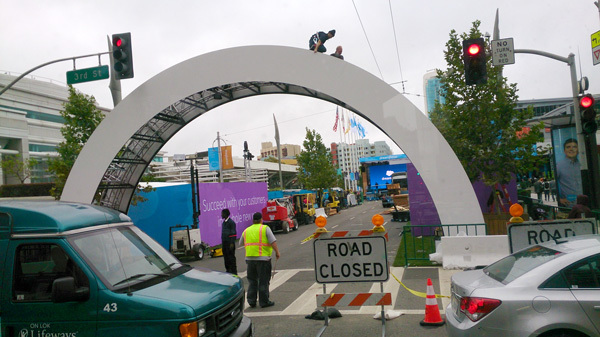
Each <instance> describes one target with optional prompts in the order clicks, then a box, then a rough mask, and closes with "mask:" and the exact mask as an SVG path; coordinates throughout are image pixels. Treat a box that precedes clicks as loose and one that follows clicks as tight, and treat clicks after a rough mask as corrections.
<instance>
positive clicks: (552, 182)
mask: <svg viewBox="0 0 600 337" xmlns="http://www.w3.org/2000/svg"><path fill="white" fill-rule="evenodd" d="M556 192H557V191H556V180H555V179H552V180H550V195H552V201H556Z"/></svg>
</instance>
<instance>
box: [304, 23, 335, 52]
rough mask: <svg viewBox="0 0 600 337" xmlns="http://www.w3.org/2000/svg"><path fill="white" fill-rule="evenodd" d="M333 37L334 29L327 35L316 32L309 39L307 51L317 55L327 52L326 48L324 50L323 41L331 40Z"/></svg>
mask: <svg viewBox="0 0 600 337" xmlns="http://www.w3.org/2000/svg"><path fill="white" fill-rule="evenodd" d="M334 36H335V29H332V30H330V31H329V32H327V34H325V33H324V32H318V33H315V34H313V36H311V37H310V40H309V41H308V46H309V49H310V50H312V51H314V52H315V53H316V52H319V53H324V52H326V51H327V48H325V46H324V44H325V41H327V40H329V39H331V38H332V37H334Z"/></svg>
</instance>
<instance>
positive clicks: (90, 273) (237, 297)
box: [0, 201, 252, 337]
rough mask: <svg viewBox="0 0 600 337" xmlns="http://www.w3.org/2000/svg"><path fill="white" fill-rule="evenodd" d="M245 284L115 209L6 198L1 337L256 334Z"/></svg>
mask: <svg viewBox="0 0 600 337" xmlns="http://www.w3.org/2000/svg"><path fill="white" fill-rule="evenodd" d="M243 310H244V287H243V283H242V281H241V280H240V279H239V278H238V277H236V276H234V275H231V274H227V273H222V272H216V271H211V270H208V269H200V268H192V267H190V266H188V265H185V264H182V263H181V262H180V261H179V260H177V259H176V258H175V257H174V256H173V255H171V254H170V253H169V252H167V251H166V250H165V249H164V248H163V247H162V246H160V245H159V244H158V243H156V242H155V241H154V240H152V239H151V238H150V237H149V236H148V235H146V234H144V233H143V232H142V231H141V230H140V229H138V228H137V227H135V226H134V225H133V223H132V222H131V219H130V218H129V217H127V216H126V215H124V214H122V213H120V212H117V211H115V210H112V209H108V208H104V207H100V206H94V205H86V204H78V203H67V202H59V201H51V202H48V201H43V202H40V201H37V202H36V201H0V337H86V336H98V337H100V336H107V337H109V336H110V337H115V336H147V337H150V336H152V337H156V336H181V337H192V336H193V337H201V336H210V337H217V336H228V337H234V336H235V337H237V336H252V322H251V321H250V319H249V318H248V317H246V316H244V313H243Z"/></svg>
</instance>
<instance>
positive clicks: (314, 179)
mask: <svg viewBox="0 0 600 337" xmlns="http://www.w3.org/2000/svg"><path fill="white" fill-rule="evenodd" d="M302 145H303V146H304V150H303V151H302V152H300V154H299V155H298V156H297V157H296V159H297V160H298V180H299V181H300V183H301V184H302V185H303V186H304V188H306V189H317V190H318V193H319V196H321V198H320V199H321V200H322V199H323V198H322V195H323V190H324V189H328V188H331V187H335V186H336V184H337V182H338V175H337V171H336V169H335V167H333V164H332V158H331V152H330V151H329V149H328V148H326V147H325V144H323V140H322V138H321V135H320V134H318V133H317V132H316V131H315V130H309V129H308V128H306V138H305V139H304V142H303V143H302Z"/></svg>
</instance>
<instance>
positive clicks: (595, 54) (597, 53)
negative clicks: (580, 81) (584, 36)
mask: <svg viewBox="0 0 600 337" xmlns="http://www.w3.org/2000/svg"><path fill="white" fill-rule="evenodd" d="M590 39H591V40H592V60H593V61H594V65H596V64H598V63H600V30H599V31H597V32H595V33H594V34H592V36H591V37H590Z"/></svg>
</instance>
